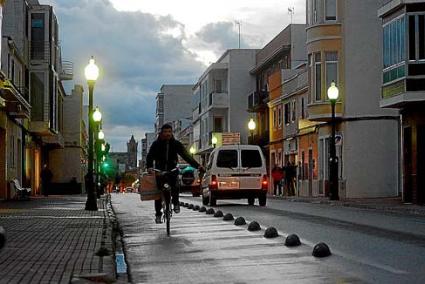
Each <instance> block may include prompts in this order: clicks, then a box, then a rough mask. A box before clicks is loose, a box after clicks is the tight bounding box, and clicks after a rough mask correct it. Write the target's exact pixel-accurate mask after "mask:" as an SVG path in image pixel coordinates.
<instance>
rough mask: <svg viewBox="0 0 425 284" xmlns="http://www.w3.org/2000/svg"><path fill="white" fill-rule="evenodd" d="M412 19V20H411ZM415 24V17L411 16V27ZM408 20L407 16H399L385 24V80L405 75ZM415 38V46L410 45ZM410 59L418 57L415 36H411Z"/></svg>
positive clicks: (389, 80)
mask: <svg viewBox="0 0 425 284" xmlns="http://www.w3.org/2000/svg"><path fill="white" fill-rule="evenodd" d="M411 20H412V21H411ZM411 24H413V28H414V27H415V17H414V16H413V18H409V28H410V25H411ZM405 30H406V22H405V17H400V18H397V19H395V20H393V21H391V22H389V23H388V24H386V25H385V26H384V38H383V40H384V42H383V48H384V50H383V62H384V74H383V82H384V83H388V82H391V81H393V80H396V79H398V78H402V77H404V76H405V74H406V71H405V68H406V67H405V64H404V61H405V60H406V51H405V42H406V35H405V34H406V33H405ZM412 40H413V46H412V45H410V44H411V41H412ZM409 59H412V60H415V59H416V45H415V36H413V38H411V37H410V36H409Z"/></svg>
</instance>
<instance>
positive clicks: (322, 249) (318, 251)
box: [312, 243, 331, 257]
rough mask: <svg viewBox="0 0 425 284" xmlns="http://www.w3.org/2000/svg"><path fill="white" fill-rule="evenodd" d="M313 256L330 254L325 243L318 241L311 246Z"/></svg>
mask: <svg viewBox="0 0 425 284" xmlns="http://www.w3.org/2000/svg"><path fill="white" fill-rule="evenodd" d="M312 255H313V256H315V257H327V256H330V255H331V250H330V249H329V247H328V245H327V244H325V243H318V244H317V245H315V246H314V248H313V253H312Z"/></svg>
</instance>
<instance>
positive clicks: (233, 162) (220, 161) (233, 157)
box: [217, 150, 238, 168]
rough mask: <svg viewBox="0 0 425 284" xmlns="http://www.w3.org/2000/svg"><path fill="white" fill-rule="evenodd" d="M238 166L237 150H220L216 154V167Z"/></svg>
mask: <svg viewBox="0 0 425 284" xmlns="http://www.w3.org/2000/svg"><path fill="white" fill-rule="evenodd" d="M237 166H238V152H237V151H236V150H220V151H219V152H218V156H217V167H219V168H236V167H237Z"/></svg>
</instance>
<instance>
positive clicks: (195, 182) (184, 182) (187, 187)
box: [177, 164, 201, 197]
mask: <svg viewBox="0 0 425 284" xmlns="http://www.w3.org/2000/svg"><path fill="white" fill-rule="evenodd" d="M177 166H178V167H179V169H180V171H179V177H178V182H179V187H180V192H191V193H192V196H194V197H198V196H200V192H201V187H200V180H199V174H198V170H197V169H195V168H193V167H191V166H190V165H188V164H178V165H177Z"/></svg>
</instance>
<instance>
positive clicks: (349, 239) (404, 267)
mask: <svg viewBox="0 0 425 284" xmlns="http://www.w3.org/2000/svg"><path fill="white" fill-rule="evenodd" d="M181 200H182V201H185V202H191V203H193V204H199V205H200V204H201V203H200V199H199V198H192V197H188V196H186V197H182V199H181ZM112 201H113V206H114V209H115V212H116V214H117V217H118V220H119V222H120V225H121V227H122V229H123V231H124V243H125V249H126V257H127V262H128V265H129V269H130V273H131V277H132V280H133V282H134V283H260V282H263V283H403V282H404V283H424V282H425V265H424V264H425V257H424V256H425V250H424V247H425V246H424V245H425V233H424V232H425V228H424V227H425V224H424V222H423V220H422V219H421V218H419V217H411V216H407V217H405V216H395V215H385V214H382V213H377V212H373V211H370V210H363V209H355V208H344V207H331V206H329V205H321V204H306V203H298V202H288V201H284V200H269V201H268V206H267V207H264V208H261V207H258V206H247V205H245V201H243V202H242V201H240V202H239V201H219V203H218V206H216V209H220V210H222V211H223V212H224V213H228V212H230V213H232V214H233V215H234V216H235V217H237V216H244V217H245V218H246V219H247V220H249V221H252V220H256V221H258V222H259V223H260V225H261V226H262V228H263V230H262V231H260V232H249V231H247V230H246V229H247V226H242V227H237V226H235V225H233V222H225V221H223V220H222V219H221V218H214V217H212V216H211V215H206V214H205V213H200V212H197V211H193V210H188V209H186V208H182V212H181V213H180V214H178V215H174V216H173V219H172V231H171V233H172V236H171V237H167V236H166V233H165V225H164V224H160V225H157V224H154V222H153V215H154V211H153V202H152V201H150V202H140V200H139V199H138V195H137V194H113V198H112ZM269 226H274V227H276V228H277V229H278V230H279V233H280V236H279V237H278V238H276V239H265V238H264V237H263V234H264V229H265V228H267V227H269ZM290 233H296V234H297V235H299V237H300V238H301V241H302V243H303V245H302V246H300V247H297V248H287V247H285V246H284V245H283V243H284V240H285V237H286V236H287V235H288V234H290ZM320 241H324V242H326V243H327V244H328V245H329V246H330V248H331V251H332V253H333V255H332V256H330V257H328V258H323V259H318V258H315V257H313V256H312V255H311V252H312V249H313V246H314V244H316V243H318V242H320Z"/></svg>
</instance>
